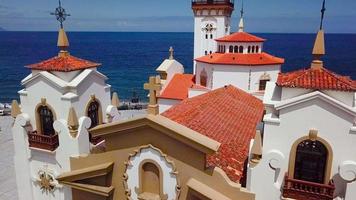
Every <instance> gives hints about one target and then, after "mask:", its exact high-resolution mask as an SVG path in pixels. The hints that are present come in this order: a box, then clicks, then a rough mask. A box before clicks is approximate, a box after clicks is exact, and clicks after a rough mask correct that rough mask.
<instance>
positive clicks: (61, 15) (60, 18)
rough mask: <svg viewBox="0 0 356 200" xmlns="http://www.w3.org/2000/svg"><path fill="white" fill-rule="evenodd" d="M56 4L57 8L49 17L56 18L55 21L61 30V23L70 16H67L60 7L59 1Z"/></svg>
mask: <svg viewBox="0 0 356 200" xmlns="http://www.w3.org/2000/svg"><path fill="white" fill-rule="evenodd" d="M58 4H59V6H58V7H57V8H56V10H55V11H54V13H51V15H54V16H56V19H57V21H59V23H60V28H61V29H63V22H64V21H65V20H66V18H67V17H69V16H70V14H67V13H66V10H65V9H64V8H63V7H62V3H61V0H59V1H58Z"/></svg>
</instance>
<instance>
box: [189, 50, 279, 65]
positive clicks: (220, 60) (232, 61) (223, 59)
mask: <svg viewBox="0 0 356 200" xmlns="http://www.w3.org/2000/svg"><path fill="white" fill-rule="evenodd" d="M195 60H196V61H198V62H203V63H209V64H221V65H250V66H251V65H252V66H258V65H274V64H283V63H284V59H283V58H278V57H274V56H272V55H269V54H267V53H264V52H263V53H255V54H241V53H213V54H210V55H207V56H203V57H200V58H197V59H195Z"/></svg>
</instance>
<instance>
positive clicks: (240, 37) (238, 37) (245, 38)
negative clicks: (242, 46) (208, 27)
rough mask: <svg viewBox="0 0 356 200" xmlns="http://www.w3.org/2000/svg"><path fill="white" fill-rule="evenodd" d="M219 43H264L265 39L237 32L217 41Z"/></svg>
mask: <svg viewBox="0 0 356 200" xmlns="http://www.w3.org/2000/svg"><path fill="white" fill-rule="evenodd" d="M216 41H218V42H264V41H266V40H265V39H263V38H260V37H257V36H254V35H252V34H249V33H246V32H236V33H233V34H231V35H227V36H225V37H222V38H218V39H216Z"/></svg>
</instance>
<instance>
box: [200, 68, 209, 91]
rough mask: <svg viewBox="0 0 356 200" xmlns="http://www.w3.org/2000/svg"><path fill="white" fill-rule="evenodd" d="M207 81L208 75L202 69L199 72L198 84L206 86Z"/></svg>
mask: <svg viewBox="0 0 356 200" xmlns="http://www.w3.org/2000/svg"><path fill="white" fill-rule="evenodd" d="M207 81H208V75H207V73H206V71H205V69H203V71H202V72H201V73H200V85H201V86H204V87H206V86H207Z"/></svg>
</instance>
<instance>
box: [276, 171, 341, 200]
mask: <svg viewBox="0 0 356 200" xmlns="http://www.w3.org/2000/svg"><path fill="white" fill-rule="evenodd" d="M334 190H335V186H334V183H333V182H332V180H331V181H330V183H329V184H320V183H313V182H308V181H302V180H296V179H291V178H289V177H288V175H286V177H285V179H284V186H283V194H282V196H283V197H285V198H291V199H296V200H305V199H308V200H332V199H333V194H334Z"/></svg>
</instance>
